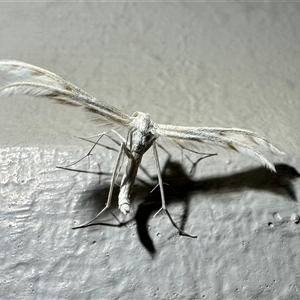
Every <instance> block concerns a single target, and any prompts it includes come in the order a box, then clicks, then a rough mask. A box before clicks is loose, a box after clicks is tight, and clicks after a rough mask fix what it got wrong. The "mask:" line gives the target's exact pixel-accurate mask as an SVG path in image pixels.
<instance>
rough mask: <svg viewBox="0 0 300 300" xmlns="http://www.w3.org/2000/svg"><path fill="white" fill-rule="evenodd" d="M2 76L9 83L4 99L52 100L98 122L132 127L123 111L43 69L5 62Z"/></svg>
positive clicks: (1, 92) (3, 88)
mask: <svg viewBox="0 0 300 300" xmlns="http://www.w3.org/2000/svg"><path fill="white" fill-rule="evenodd" d="M0 72H1V73H2V74H3V75H4V77H5V82H6V84H5V85H3V86H1V87H0V95H7V96H11V95H30V96H34V97H48V98H51V99H53V100H56V101H58V102H60V103H63V104H70V105H77V106H81V107H83V108H85V109H86V110H88V111H89V112H90V113H92V114H93V117H95V119H94V121H98V122H101V123H104V124H107V125H114V126H124V127H126V126H128V124H129V123H130V117H129V116H128V115H127V114H125V113H123V112H122V111H120V110H119V109H117V108H115V107H113V106H112V105H110V104H108V103H105V102H104V101H100V100H98V99H96V98H95V97H94V96H92V95H90V94H88V93H87V92H85V91H84V90H82V89H80V88H79V87H77V86H76V85H74V84H72V83H70V82H68V81H66V80H65V79H63V78H62V77H60V76H58V75H56V74H54V73H52V72H50V71H47V70H45V69H42V68H40V67H37V66H34V65H31V64H28V63H24V62H20V61H15V60H2V61H0Z"/></svg>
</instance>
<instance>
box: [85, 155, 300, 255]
mask: <svg viewBox="0 0 300 300" xmlns="http://www.w3.org/2000/svg"><path fill="white" fill-rule="evenodd" d="M275 166H276V170H277V173H271V172H270V171H268V170H266V169H265V168H262V167H258V168H255V169H250V170H246V171H242V172H237V173H234V174H229V175H222V176H213V177H207V178H203V179H194V178H193V177H194V176H193V175H191V174H189V172H187V170H186V167H185V166H184V165H183V164H182V163H180V162H177V161H176V162H174V161H171V160H168V161H167V162H166V164H165V166H164V168H163V171H162V178H163V182H164V183H165V184H164V193H165V199H166V203H167V204H171V203H184V204H185V205H184V209H183V213H182V215H181V220H180V223H179V224H178V225H179V228H181V229H182V230H184V229H185V225H186V221H187V218H188V215H189V209H190V198H191V196H192V195H193V194H195V193H197V194H199V193H200V194H202V195H205V194H213V195H217V194H218V193H222V194H223V193H227V192H228V193H230V192H236V191H240V190H264V191H268V192H271V193H274V194H276V195H281V196H284V197H286V198H287V199H289V200H291V201H297V197H296V192H295V189H294V187H293V181H294V180H296V179H297V178H298V177H299V176H300V174H299V173H298V171H297V170H296V169H295V168H294V167H292V166H289V165H286V164H277V165H275ZM150 179H151V181H153V182H152V183H150V184H149V183H146V182H144V181H140V180H137V183H136V184H135V186H134V192H133V194H132V201H133V202H136V203H138V204H137V210H136V213H135V215H134V217H133V218H132V219H131V220H129V221H128V222H131V221H135V222H136V225H137V233H138V237H139V240H140V242H141V244H142V245H143V246H144V247H145V248H146V249H147V251H148V252H149V253H150V254H151V255H152V256H153V255H155V253H156V249H155V247H154V244H153V240H152V238H151V237H150V233H149V230H148V222H149V219H150V217H151V216H153V214H154V213H156V212H157V211H158V210H159V209H160V208H161V196H160V189H159V187H156V188H155V186H156V184H157V177H152V178H150ZM153 189H154V190H153ZM152 190H153V191H152ZM108 191H109V185H108V184H106V185H103V186H102V185H98V186H97V187H95V189H94V190H92V194H91V195H90V196H89V202H91V201H90V200H91V199H93V201H92V203H93V204H92V205H93V206H94V207H93V209H95V211H96V212H99V211H100V210H101V209H102V208H103V207H104V205H105V203H106V200H107V195H108ZM151 191H152V192H151ZM118 192H119V188H117V187H115V189H114V193H113V199H112V201H113V203H114V204H115V203H117V201H118V200H117V198H118ZM99 199H101V200H100V201H99ZM140 199H142V200H140ZM85 200H87V199H85ZM216 200H218V199H216ZM83 202H85V201H83ZM90 204H91V203H89V204H88V205H90ZM84 205H86V204H84ZM162 213H163V212H161V214H162ZM101 217H102V216H101ZM110 219H111V217H110ZM166 220H167V219H166ZM128 222H117V224H111V223H99V222H97V223H96V222H95V223H94V224H93V226H95V225H106V226H115V227H120V226H126V224H127V223H128ZM170 225H171V223H170Z"/></svg>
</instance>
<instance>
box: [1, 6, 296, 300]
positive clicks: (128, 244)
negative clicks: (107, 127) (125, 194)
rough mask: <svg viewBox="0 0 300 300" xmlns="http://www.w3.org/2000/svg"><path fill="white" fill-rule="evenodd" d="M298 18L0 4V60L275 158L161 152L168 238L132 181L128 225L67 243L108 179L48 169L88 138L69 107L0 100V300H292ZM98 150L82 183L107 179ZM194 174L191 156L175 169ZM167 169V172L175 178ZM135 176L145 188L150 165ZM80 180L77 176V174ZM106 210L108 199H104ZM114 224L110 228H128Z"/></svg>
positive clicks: (200, 9)
mask: <svg viewBox="0 0 300 300" xmlns="http://www.w3.org/2000/svg"><path fill="white" fill-rule="evenodd" d="M299 11H300V3H272V2H267V3H262V4H260V3H234V2H231V3H159V2H157V3H149V2H148V3H146V2H134V3H30V4H29V3H0V41H1V47H0V58H1V59H2V58H11V59H18V60H22V61H26V62H29V63H33V64H35V65H38V66H41V67H44V68H46V69H49V70H51V71H53V72H55V73H57V74H60V75H62V76H63V77H65V78H66V79H67V80H69V81H71V82H72V83H74V84H77V85H78V86H80V87H82V88H84V89H85V90H87V91H88V92H90V93H91V94H93V95H96V96H97V97H99V99H102V100H104V101H107V102H109V103H111V104H113V105H115V106H117V107H118V108H120V109H122V110H124V111H125V112H127V113H129V114H131V113H133V112H134V111H136V110H139V111H144V112H149V113H150V115H151V116H152V118H153V120H154V121H156V122H160V123H171V124H182V125H194V126H228V127H241V128H246V129H250V130H254V131H258V132H260V133H262V134H264V135H265V136H267V137H268V138H269V139H270V140H271V141H273V142H274V143H275V145H276V146H278V147H279V148H280V149H282V150H284V151H285V152H286V153H287V155H286V156H283V157H279V158H276V159H275V162H276V166H277V170H278V172H277V174H271V173H269V172H268V171H266V170H264V169H262V168H260V166H258V165H257V164H256V163H255V162H252V161H250V160H249V159H247V158H243V157H241V156H239V155H237V154H234V153H231V154H228V153H225V152H222V151H221V152H219V155H218V156H216V157H212V158H208V159H206V160H203V161H201V162H200V163H199V164H198V165H197V167H196V169H195V170H194V172H192V173H191V172H190V170H191V168H192V164H191V162H190V161H189V160H187V159H186V158H185V157H183V160H182V159H181V154H180V152H178V151H177V150H173V149H172V150H170V152H171V160H172V161H171V162H168V161H167V156H166V154H165V153H163V152H162V153H161V163H162V165H164V166H165V167H164V171H165V174H164V181H165V182H166V183H169V186H166V197H167V200H168V203H169V204H170V211H171V213H172V215H173V216H174V218H175V220H176V221H177V222H178V223H179V224H181V225H182V226H183V227H184V229H185V230H186V231H188V232H190V233H192V234H197V235H198V238H197V239H188V238H184V237H179V236H177V235H176V231H175V230H174V228H173V227H172V226H171V224H170V222H169V221H168V219H167V217H166V216H165V215H164V214H163V213H161V214H159V215H158V216H157V217H156V218H154V219H153V218H152V216H153V214H154V213H155V212H156V211H157V209H158V208H159V194H158V190H155V191H154V192H153V193H150V190H151V189H152V188H153V187H154V186H155V185H156V181H155V177H154V178H152V179H153V180H151V179H150V178H148V177H146V176H145V174H144V173H143V172H139V174H138V180H137V182H136V188H135V192H134V194H133V213H132V215H131V219H132V220H131V221H130V219H128V221H130V222H129V223H127V224H126V225H123V226H117V225H118V222H117V221H116V220H115V219H114V218H113V217H112V215H110V214H107V215H106V216H104V217H103V218H102V219H101V220H100V221H101V222H105V223H109V224H115V225H116V227H111V226H96V227H90V228H87V229H81V230H72V229H71V227H72V226H74V225H77V224H79V223H81V222H84V221H87V220H89V219H91V218H92V217H93V216H94V215H95V214H96V213H97V212H98V211H99V210H100V209H101V207H103V205H104V203H105V201H106V195H107V192H108V181H109V177H105V176H101V177H100V178H99V177H98V176H96V175H92V174H84V173H75V172H68V171H64V170H59V169H56V168H55V166H56V165H64V164H68V163H69V162H72V161H75V160H76V159H78V158H80V157H81V156H82V155H84V153H86V151H87V149H88V146H89V145H87V144H86V143H84V142H82V141H80V140H78V139H76V138H74V136H89V135H92V134H96V133H99V132H101V131H102V130H103V129H102V128H99V126H98V125H97V124H95V123H93V122H91V121H90V120H88V119H87V118H86V116H85V114H84V113H83V112H81V111H80V110H78V109H76V108H70V107H65V106H59V105H54V104H53V103H51V102H48V101H46V100H45V99H42V100H41V99H32V98H30V97H16V98H9V99H0V101H1V110H0V126H1V133H0V147H1V150H0V155H1V157H0V159H1V164H0V172H1V173H0V174H1V191H0V192H1V194H0V201H1V211H0V226H1V229H0V237H1V247H0V249H1V250H0V259H1V263H0V299H109V300H110V299H300V292H299V288H300V287H299V274H300V272H299V269H300V268H299V261H300V260H299V246H300V242H299V232H300V224H298V221H297V215H299V214H300V209H299V204H298V198H299V179H298V176H299V175H298V172H297V170H299V168H300V159H299V149H300V145H299V141H300V136H299V135H300V134H299V130H298V128H299V121H298V116H299V109H300V101H299V95H300V88H299V83H298V78H299V75H300V74H299V70H300V59H299V53H300V42H299V41H300V37H299V35H300V32H299V30H298V29H299V28H300V18H299ZM115 156H116V154H115V152H114V151H112V150H109V149H106V148H99V149H98V150H97V154H95V155H94V156H93V157H92V158H91V161H90V166H89V168H90V169H93V170H98V165H97V164H98V163H100V167H101V171H103V172H111V170H112V168H113V164H114V159H115ZM190 158H191V159H192V160H193V161H196V160H197V156H196V155H190ZM174 162H175V163H174ZM143 166H144V167H145V168H146V170H147V171H148V172H149V173H150V174H151V175H152V176H155V168H154V164H153V158H152V156H151V153H149V154H147V155H146V157H145V159H144V161H143ZM80 167H81V168H84V169H87V168H88V165H87V163H83V164H82V165H81V166H80ZM116 197H117V188H116V193H115V198H116ZM113 211H114V212H115V213H116V216H117V217H118V218H120V219H121V221H122V222H123V221H127V219H124V218H123V217H122V216H120V215H119V214H118V212H117V209H116V205H115V206H114V207H113Z"/></svg>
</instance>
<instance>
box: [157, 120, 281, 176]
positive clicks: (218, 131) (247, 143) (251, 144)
mask: <svg viewBox="0 0 300 300" xmlns="http://www.w3.org/2000/svg"><path fill="white" fill-rule="evenodd" d="M157 133H158V134H159V135H160V138H161V139H162V140H163V141H165V142H167V143H171V144H173V145H175V146H177V147H179V148H181V149H186V150H191V151H195V150H200V149H201V148H203V147H206V146H218V147H222V148H225V149H227V150H232V151H236V152H239V153H241V154H244V155H246V156H248V157H250V158H252V159H254V160H256V161H259V162H260V163H261V164H262V165H263V166H264V167H266V168H268V169H270V170H271V171H273V172H276V170H275V167H274V165H273V163H272V162H271V161H270V160H269V156H270V154H272V155H273V154H275V155H279V154H284V153H283V152H281V151H280V150H278V149H277V148H276V147H275V146H273V145H272V144H271V143H270V142H269V141H268V140H267V139H265V138H264V137H262V136H261V135H259V134H258V133H255V132H252V131H248V130H244V129H238V128H214V127H187V126H172V125H163V124H157Z"/></svg>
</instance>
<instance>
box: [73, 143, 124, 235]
mask: <svg viewBox="0 0 300 300" xmlns="http://www.w3.org/2000/svg"><path fill="white" fill-rule="evenodd" d="M125 149H126V150H127V148H126V145H125V144H124V143H123V142H122V143H121V148H120V151H119V154H118V158H117V162H116V165H115V168H114V171H113V174H112V177H111V181H110V188H109V193H108V197H107V202H106V205H105V207H104V208H103V209H102V210H101V211H100V212H99V213H98V214H97V216H96V217H95V218H93V219H92V220H91V221H89V222H87V223H84V224H81V225H79V226H76V227H73V229H77V228H83V227H86V226H89V225H90V224H91V223H93V222H94V221H95V220H96V219H98V218H99V216H100V215H101V214H103V213H104V212H105V211H106V210H107V209H108V208H110V206H111V200H112V194H113V190H114V185H115V183H116V180H117V175H118V173H119V169H120V166H121V164H122V158H123V154H124V153H126V150H125Z"/></svg>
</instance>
